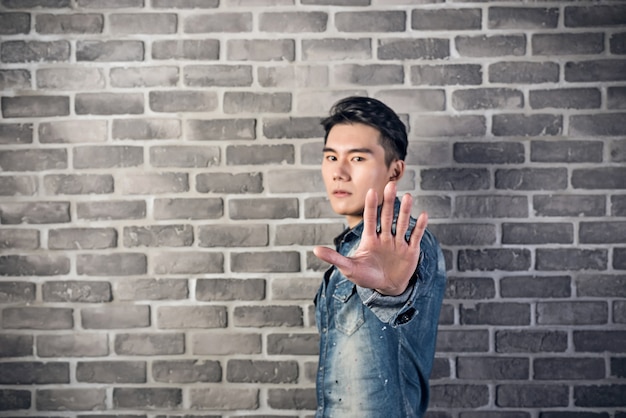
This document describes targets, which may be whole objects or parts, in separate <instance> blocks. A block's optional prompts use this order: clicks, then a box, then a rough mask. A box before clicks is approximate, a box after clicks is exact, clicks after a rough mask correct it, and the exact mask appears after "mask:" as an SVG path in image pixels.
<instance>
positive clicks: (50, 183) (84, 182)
mask: <svg viewBox="0 0 626 418" xmlns="http://www.w3.org/2000/svg"><path fill="white" fill-rule="evenodd" d="M43 184H44V189H45V190H46V193H48V194H55V195H63V194H106V193H113V176H110V175H97V174H86V175H72V174H70V175H49V176H45V177H44V181H43Z"/></svg>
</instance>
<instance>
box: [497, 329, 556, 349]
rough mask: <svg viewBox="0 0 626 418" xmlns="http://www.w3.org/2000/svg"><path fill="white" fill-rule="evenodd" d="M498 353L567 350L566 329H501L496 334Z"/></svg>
mask: <svg viewBox="0 0 626 418" xmlns="http://www.w3.org/2000/svg"><path fill="white" fill-rule="evenodd" d="M495 345H496V352H498V353H556V352H564V351H565V350H567V333H566V332H565V331H538V330H521V331H518V330H499V331H496V334H495Z"/></svg>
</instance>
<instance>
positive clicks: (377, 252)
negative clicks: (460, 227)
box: [314, 182, 428, 296]
mask: <svg viewBox="0 0 626 418" xmlns="http://www.w3.org/2000/svg"><path fill="white" fill-rule="evenodd" d="M395 197H396V185H395V183H394V182H389V183H388V184H387V186H385V190H384V192H383V205H382V209H381V214H380V231H377V219H376V218H377V206H378V196H377V193H376V191H374V190H373V189H370V190H369V191H368V192H367V195H366V197H365V207H364V211H363V235H362V236H361V242H360V244H359V247H358V248H357V250H356V251H355V252H354V254H353V255H352V256H350V257H345V256H343V255H341V254H339V253H338V252H337V251H335V250H332V249H330V248H327V247H316V248H315V249H314V253H315V255H316V256H317V257H318V258H319V259H321V260H323V261H325V262H327V263H330V264H333V265H335V266H336V267H337V268H338V269H339V270H340V271H341V273H343V275H344V276H346V277H347V278H348V279H349V280H350V281H352V282H353V283H355V284H357V285H359V286H361V287H365V288H369V289H375V290H376V291H378V292H379V293H381V294H384V295H392V296H395V295H399V294H401V293H402V292H404V290H405V289H406V287H407V285H408V283H409V280H410V279H411V276H412V275H413V272H414V271H415V269H416V268H417V263H418V261H419V254H420V241H421V239H422V236H423V235H424V230H425V229H426V225H427V223H428V216H427V215H426V213H422V214H421V215H420V216H419V218H418V219H417V223H416V225H415V228H413V230H412V231H411V235H410V237H409V240H408V241H407V240H406V239H405V235H406V232H407V230H408V227H409V219H410V216H411V206H412V204H413V199H412V198H411V195H409V194H405V195H404V196H403V197H402V200H401V202H400V212H399V214H398V219H397V222H396V231H395V234H394V233H393V231H392V224H393V215H394V201H395Z"/></svg>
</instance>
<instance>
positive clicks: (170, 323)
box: [157, 306, 228, 329]
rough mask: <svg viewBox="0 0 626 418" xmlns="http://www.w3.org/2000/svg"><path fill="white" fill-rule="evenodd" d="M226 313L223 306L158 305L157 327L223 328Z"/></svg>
mask: <svg viewBox="0 0 626 418" xmlns="http://www.w3.org/2000/svg"><path fill="white" fill-rule="evenodd" d="M227 317H228V314H227V312H226V307H225V306H160V307H159V308H158V310H157V326H158V328H159V329H176V328H183V329H193V328H203V329H208V328H225V327H226V325H227V323H228V321H227Z"/></svg>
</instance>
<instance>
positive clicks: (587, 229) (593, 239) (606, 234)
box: [578, 222, 626, 244]
mask: <svg viewBox="0 0 626 418" xmlns="http://www.w3.org/2000/svg"><path fill="white" fill-rule="evenodd" d="M625 228H626V222H581V223H580V228H579V232H578V234H579V237H580V242H581V243H586V244H604V243H606V244H621V243H626V237H625V236H624V231H626V229H625Z"/></svg>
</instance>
